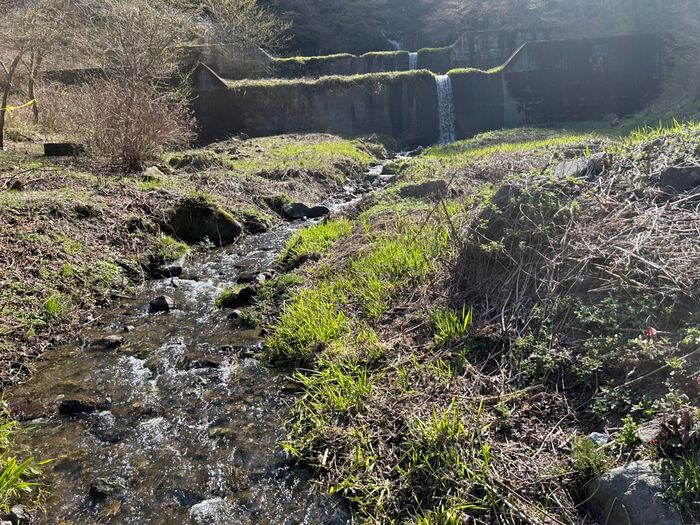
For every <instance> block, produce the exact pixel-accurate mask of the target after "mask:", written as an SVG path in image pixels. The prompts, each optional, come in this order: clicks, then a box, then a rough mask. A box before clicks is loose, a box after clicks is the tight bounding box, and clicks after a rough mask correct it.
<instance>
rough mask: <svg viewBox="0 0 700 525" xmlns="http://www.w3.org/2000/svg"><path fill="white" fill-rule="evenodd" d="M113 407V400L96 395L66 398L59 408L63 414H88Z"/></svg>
mask: <svg viewBox="0 0 700 525" xmlns="http://www.w3.org/2000/svg"><path fill="white" fill-rule="evenodd" d="M111 405H112V400H111V399H110V398H108V397H105V396H103V395H100V394H95V395H87V394H83V395H75V396H71V397H66V398H64V399H63V400H62V401H61V404H60V405H59V406H58V411H59V412H60V413H61V414H66V415H74V414H87V413H89V412H95V411H96V410H105V409H107V408H109V407H110V406H111Z"/></svg>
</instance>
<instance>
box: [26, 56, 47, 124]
mask: <svg viewBox="0 0 700 525" xmlns="http://www.w3.org/2000/svg"><path fill="white" fill-rule="evenodd" d="M43 59H44V57H43V56H42V55H41V53H38V52H32V54H31V59H30V61H29V66H28V67H27V69H28V71H29V82H28V84H27V95H28V97H29V100H33V101H34V102H33V104H32V120H33V121H34V124H38V123H39V105H38V104H37V100H36V95H35V94H34V86H35V84H36V77H37V76H38V74H39V68H40V67H41V62H42V60H43Z"/></svg>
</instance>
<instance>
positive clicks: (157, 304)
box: [148, 295, 175, 312]
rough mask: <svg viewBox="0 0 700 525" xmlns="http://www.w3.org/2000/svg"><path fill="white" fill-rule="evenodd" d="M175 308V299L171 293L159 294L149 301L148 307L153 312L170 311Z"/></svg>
mask: <svg viewBox="0 0 700 525" xmlns="http://www.w3.org/2000/svg"><path fill="white" fill-rule="evenodd" d="M173 308H175V299H173V298H172V297H170V296H169V295H159V296H158V297H156V298H155V299H152V300H151V302H150V303H148V309H149V310H150V311H151V312H169V311H170V310H172V309H173Z"/></svg>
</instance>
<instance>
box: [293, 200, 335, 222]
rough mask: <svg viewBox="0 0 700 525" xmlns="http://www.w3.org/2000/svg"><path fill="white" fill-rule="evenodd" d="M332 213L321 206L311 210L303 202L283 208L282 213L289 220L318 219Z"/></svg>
mask: <svg viewBox="0 0 700 525" xmlns="http://www.w3.org/2000/svg"><path fill="white" fill-rule="evenodd" d="M330 212H331V211H330V210H329V209H328V208H327V207H326V206H321V205H319V206H314V207H312V208H310V207H309V206H307V205H306V204H304V203H302V202H291V203H289V204H285V205H284V206H282V213H284V215H285V216H286V217H288V218H289V219H304V218H306V219H317V218H318V217H323V216H324V215H328V214H329V213H330Z"/></svg>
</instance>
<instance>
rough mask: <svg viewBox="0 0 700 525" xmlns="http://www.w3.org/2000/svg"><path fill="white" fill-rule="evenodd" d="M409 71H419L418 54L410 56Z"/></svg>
mask: <svg viewBox="0 0 700 525" xmlns="http://www.w3.org/2000/svg"><path fill="white" fill-rule="evenodd" d="M408 69H418V53H409V54H408Z"/></svg>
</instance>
